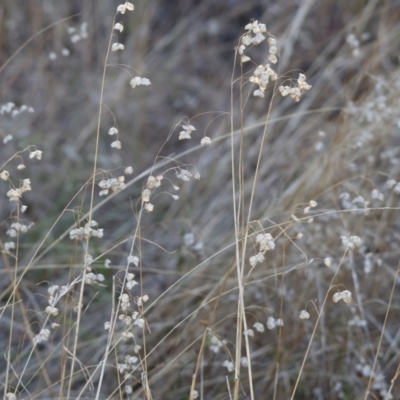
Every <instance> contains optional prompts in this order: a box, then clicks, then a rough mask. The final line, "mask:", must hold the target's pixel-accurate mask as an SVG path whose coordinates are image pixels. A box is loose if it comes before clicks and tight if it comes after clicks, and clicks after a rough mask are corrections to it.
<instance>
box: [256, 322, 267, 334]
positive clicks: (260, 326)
mask: <svg viewBox="0 0 400 400" xmlns="http://www.w3.org/2000/svg"><path fill="white" fill-rule="evenodd" d="M253 328H254V329H255V330H256V331H257V332H264V330H265V329H264V325H263V324H262V323H261V322H255V323H254V325H253Z"/></svg>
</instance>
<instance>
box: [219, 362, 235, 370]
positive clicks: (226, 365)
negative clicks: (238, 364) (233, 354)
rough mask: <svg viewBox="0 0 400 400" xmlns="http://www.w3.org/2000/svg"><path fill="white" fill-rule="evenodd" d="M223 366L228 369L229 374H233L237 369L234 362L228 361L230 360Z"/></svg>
mask: <svg viewBox="0 0 400 400" xmlns="http://www.w3.org/2000/svg"><path fill="white" fill-rule="evenodd" d="M222 366H223V367H226V369H227V370H228V372H232V371H233V370H234V369H235V367H234V366H233V362H232V361H228V360H225V361H224V362H223V363H222Z"/></svg>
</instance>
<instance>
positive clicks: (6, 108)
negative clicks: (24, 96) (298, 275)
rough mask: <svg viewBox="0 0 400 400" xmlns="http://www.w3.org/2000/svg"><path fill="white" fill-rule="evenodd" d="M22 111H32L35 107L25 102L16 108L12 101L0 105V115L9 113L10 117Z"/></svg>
mask: <svg viewBox="0 0 400 400" xmlns="http://www.w3.org/2000/svg"><path fill="white" fill-rule="evenodd" d="M24 112H28V113H34V112H35V109H34V108H33V107H30V106H27V105H25V104H23V105H22V106H21V107H19V108H18V107H17V106H16V105H15V103H13V102H12V101H9V102H8V103H6V104H2V105H0V115H4V114H9V115H11V116H12V117H16V116H17V115H19V114H22V113H24Z"/></svg>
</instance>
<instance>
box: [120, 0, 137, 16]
mask: <svg viewBox="0 0 400 400" xmlns="http://www.w3.org/2000/svg"><path fill="white" fill-rule="evenodd" d="M134 9H135V7H134V6H133V4H132V3H130V2H128V1H126V2H125V4H120V5H119V6H118V7H117V13H121V14H125V13H126V12H127V11H133V10H134Z"/></svg>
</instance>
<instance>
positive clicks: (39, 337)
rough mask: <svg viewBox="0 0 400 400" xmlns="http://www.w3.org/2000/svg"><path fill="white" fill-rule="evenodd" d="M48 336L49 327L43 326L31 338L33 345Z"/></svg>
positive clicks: (46, 339)
mask: <svg viewBox="0 0 400 400" xmlns="http://www.w3.org/2000/svg"><path fill="white" fill-rule="evenodd" d="M49 336H50V329H47V328H44V329H42V330H41V331H40V332H39V333H38V334H37V335H36V336H35V337H34V338H33V339H32V342H33V344H34V345H36V344H39V343H43V342H47V341H48V340H49ZM11 398H12V397H11Z"/></svg>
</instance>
